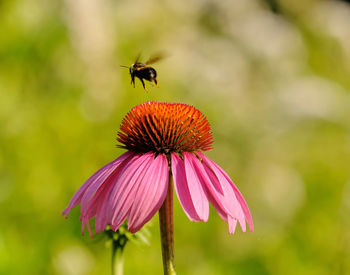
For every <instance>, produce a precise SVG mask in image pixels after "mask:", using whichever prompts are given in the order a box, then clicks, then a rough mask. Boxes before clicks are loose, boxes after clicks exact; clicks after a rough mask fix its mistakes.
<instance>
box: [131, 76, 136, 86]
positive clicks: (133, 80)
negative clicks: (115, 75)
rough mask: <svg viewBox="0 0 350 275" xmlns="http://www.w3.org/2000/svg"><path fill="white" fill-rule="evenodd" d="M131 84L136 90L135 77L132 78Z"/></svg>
mask: <svg viewBox="0 0 350 275" xmlns="http://www.w3.org/2000/svg"><path fill="white" fill-rule="evenodd" d="M130 84H133V86H134V88H135V77H134V76H131V83H130Z"/></svg>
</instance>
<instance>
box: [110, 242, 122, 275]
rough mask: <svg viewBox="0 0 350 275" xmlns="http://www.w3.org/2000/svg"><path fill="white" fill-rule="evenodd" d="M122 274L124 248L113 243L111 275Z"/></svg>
mask: <svg viewBox="0 0 350 275" xmlns="http://www.w3.org/2000/svg"><path fill="white" fill-rule="evenodd" d="M123 273H124V247H120V246H119V245H118V242H116V241H113V247H112V275H123Z"/></svg>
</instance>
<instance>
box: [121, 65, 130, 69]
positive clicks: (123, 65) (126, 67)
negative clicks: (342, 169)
mask: <svg viewBox="0 0 350 275" xmlns="http://www.w3.org/2000/svg"><path fill="white" fill-rule="evenodd" d="M120 67H123V68H128V69H129V67H128V66H124V65H120Z"/></svg>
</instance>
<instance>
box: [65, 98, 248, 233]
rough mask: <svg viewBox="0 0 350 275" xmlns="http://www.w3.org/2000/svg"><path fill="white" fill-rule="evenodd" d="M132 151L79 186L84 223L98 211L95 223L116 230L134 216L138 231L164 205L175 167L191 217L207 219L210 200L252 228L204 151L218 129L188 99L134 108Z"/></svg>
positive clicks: (123, 130) (228, 217)
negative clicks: (213, 132) (213, 130)
mask: <svg viewBox="0 0 350 275" xmlns="http://www.w3.org/2000/svg"><path fill="white" fill-rule="evenodd" d="M117 139H118V141H119V142H120V143H121V145H120V147H122V148H125V149H127V152H126V153H124V154H123V155H121V156H120V157H119V158H117V159H116V160H114V161H112V162H111V163H109V164H107V165H105V166H104V167H102V168H101V169H100V170H98V171H97V172H96V173H95V174H94V175H92V176H91V177H90V178H89V179H88V180H87V181H86V182H85V183H84V184H83V185H82V186H81V187H80V188H79V190H78V191H77V192H76V193H75V194H74V196H73V198H72V200H71V201H70V203H69V205H68V207H67V208H66V209H65V210H64V211H63V214H64V215H65V216H67V215H68V213H69V211H70V210H71V209H72V208H73V207H74V206H76V205H77V204H79V203H80V204H81V220H82V226H83V228H82V230H83V231H84V226H85V225H87V227H88V229H89V232H90V235H91V230H90V227H89V220H90V219H92V218H93V217H96V222H95V231H96V232H101V231H103V230H104V229H105V227H106V226H107V225H110V226H111V228H112V229H113V230H117V229H118V228H119V226H120V225H121V224H122V223H123V222H124V221H125V220H126V219H128V227H129V230H130V231H131V232H133V233H134V232H137V231H138V230H139V229H140V228H141V227H142V226H143V225H144V224H145V223H146V222H148V221H149V220H150V219H151V218H152V217H153V216H154V215H155V213H156V212H157V211H158V210H159V209H160V207H161V206H162V204H163V202H164V200H165V197H166V194H167V188H168V184H169V170H170V172H171V174H172V176H173V179H174V185H175V190H176V194H177V197H178V199H179V201H180V203H181V205H182V208H183V210H184V211H185V213H186V215H187V216H188V218H189V219H190V220H191V221H200V220H201V221H204V222H206V221H207V220H208V217H209V202H210V203H211V204H212V205H213V207H214V208H215V209H216V211H217V212H218V214H219V215H220V217H221V218H222V219H223V220H225V221H227V222H228V225H229V232H230V233H234V231H235V228H236V224H237V221H238V222H239V223H240V225H241V227H242V230H243V231H244V232H245V230H246V221H247V222H248V225H249V226H250V229H251V231H252V230H253V220H252V217H251V214H250V211H249V208H248V206H247V204H246V202H245V200H244V198H243V196H242V195H241V193H240V192H239V190H238V189H237V187H236V186H235V184H234V183H233V182H232V180H231V179H230V177H229V176H228V175H227V174H226V173H225V172H224V171H223V170H222V169H221V168H220V167H219V166H218V165H217V164H216V163H214V162H213V161H212V160H210V159H209V158H208V157H206V156H205V155H204V154H203V153H202V152H203V151H206V150H209V149H211V144H212V142H213V141H212V134H211V131H210V126H209V123H208V121H207V119H206V118H205V117H204V115H203V114H202V113H201V112H200V111H199V110H197V109H196V108H194V107H193V106H189V105H186V104H180V103H161V102H147V103H144V104H141V105H138V106H136V107H134V108H133V109H131V111H130V112H129V113H128V114H127V115H126V117H125V118H124V120H123V121H122V125H121V127H120V132H119V133H118V138H117Z"/></svg>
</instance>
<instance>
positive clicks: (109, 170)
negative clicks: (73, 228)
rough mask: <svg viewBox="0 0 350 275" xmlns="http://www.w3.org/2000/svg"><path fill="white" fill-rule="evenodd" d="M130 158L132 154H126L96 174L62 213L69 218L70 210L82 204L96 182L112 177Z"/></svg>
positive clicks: (80, 189)
mask: <svg viewBox="0 0 350 275" xmlns="http://www.w3.org/2000/svg"><path fill="white" fill-rule="evenodd" d="M129 156H130V152H126V153H124V154H123V155H121V156H120V157H119V158H117V159H116V160H114V161H112V162H110V163H108V164H106V165H105V166H103V167H102V168H101V169H99V170H98V171H97V172H96V173H94V174H93V175H92V176H91V177H90V178H89V179H88V180H87V181H86V182H85V183H84V184H83V185H82V186H81V187H80V188H79V189H78V191H77V192H76V193H75V194H74V195H73V197H72V199H71V201H70V202H69V204H68V206H67V208H66V209H65V210H64V211H63V212H62V214H63V215H65V217H66V218H67V216H68V213H69V212H70V210H72V208H73V207H75V206H76V205H77V204H79V203H80V202H81V199H82V197H83V195H84V194H85V192H86V190H87V189H88V188H89V187H90V185H92V184H93V183H94V182H95V181H96V180H98V179H99V178H100V177H101V176H102V175H110V174H111V173H112V172H113V171H114V169H115V167H116V166H118V165H119V164H120V163H121V162H122V161H123V160H125V159H126V158H128V157H129Z"/></svg>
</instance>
